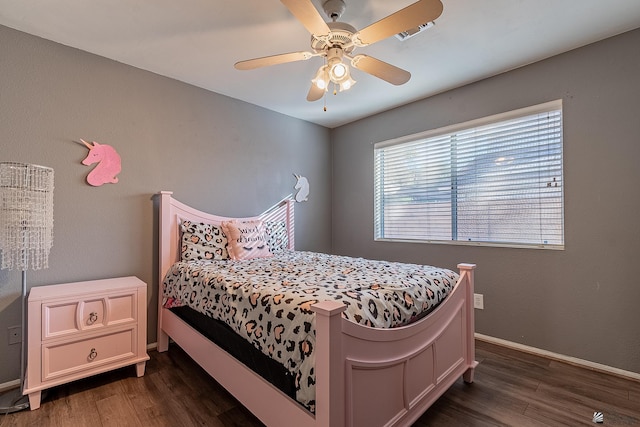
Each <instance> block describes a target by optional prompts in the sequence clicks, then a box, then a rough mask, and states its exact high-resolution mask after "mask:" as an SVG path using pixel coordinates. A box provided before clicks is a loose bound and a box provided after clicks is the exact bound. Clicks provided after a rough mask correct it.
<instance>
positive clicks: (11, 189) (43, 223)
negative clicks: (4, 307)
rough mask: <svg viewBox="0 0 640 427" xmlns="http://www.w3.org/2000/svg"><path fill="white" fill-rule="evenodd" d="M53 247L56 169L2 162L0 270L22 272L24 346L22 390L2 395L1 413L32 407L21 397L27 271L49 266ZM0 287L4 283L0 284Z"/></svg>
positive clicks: (23, 338) (21, 353) (23, 359)
mask: <svg viewBox="0 0 640 427" xmlns="http://www.w3.org/2000/svg"><path fill="white" fill-rule="evenodd" d="M52 244H53V169H51V168H48V167H44V166H37V165H30V164H24V163H14V162H1V163H0V255H1V257H2V259H1V261H2V263H1V264H0V267H1V268H2V269H5V268H6V269H9V270H21V271H22V294H21V301H20V302H21V307H20V309H21V315H22V330H21V331H22V343H21V344H22V346H21V349H20V362H21V364H20V388H19V389H13V390H10V391H8V392H6V393H4V394H2V395H0V414H7V413H10V412H16V411H21V410H23V409H26V408H28V407H29V400H28V399H27V397H26V396H23V395H22V390H23V389H24V376H25V357H26V355H25V341H26V336H27V334H26V330H25V311H26V310H25V304H26V296H27V270H28V269H29V268H31V269H32V270H40V269H42V268H47V267H48V266H49V252H50V250H51V246H52ZM0 285H1V283H0Z"/></svg>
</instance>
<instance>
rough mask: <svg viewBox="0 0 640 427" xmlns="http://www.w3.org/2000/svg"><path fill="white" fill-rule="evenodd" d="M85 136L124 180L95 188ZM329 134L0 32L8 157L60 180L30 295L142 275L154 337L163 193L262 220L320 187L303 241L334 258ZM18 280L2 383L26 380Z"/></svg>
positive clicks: (12, 286)
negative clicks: (300, 192) (49, 242)
mask: <svg viewBox="0 0 640 427" xmlns="http://www.w3.org/2000/svg"><path fill="white" fill-rule="evenodd" d="M80 138H83V139H85V140H95V141H98V142H100V143H104V144H110V145H112V146H114V147H115V148H116V149H117V150H118V152H119V153H120V155H121V156H122V163H123V170H122V173H121V174H120V175H119V178H120V182H119V183H118V184H108V185H104V186H102V187H91V186H89V185H88V184H87V183H86V182H85V177H86V175H87V173H88V172H89V171H90V170H91V168H90V167H87V166H83V165H82V164H80V162H81V161H82V160H83V159H84V157H85V156H86V154H87V149H86V148H85V147H84V146H82V145H79V144H77V143H76V142H74V141H78V140H79V139H80ZM330 148H331V147H330V142H329V131H328V130H327V129H325V128H323V127H321V126H317V125H313V124H310V123H307V122H304V121H300V120H296V119H292V118H290V117H287V116H284V115H280V114H277V113H274V112H271V111H268V110H264V109H261V108H258V107H256V106H253V105H250V104H247V103H244V102H240V101H237V100H233V99H231V98H227V97H224V96H222V95H218V94H214V93H211V92H208V91H205V90H202V89H198V88H195V87H193V86H190V85H187V84H184V83H180V82H178V81H175V80H171V79H168V78H164V77H160V76H158V75H155V74H152V73H148V72H145V71H142V70H139V69H136V68H133V67H129V66H126V65H123V64H121V63H117V62H115V61H111V60H107V59H105V58H102V57H99V56H95V55H91V54H88V53H85V52H82V51H79V50H76V49H72V48H69V47H65V46H62V45H59V44H56V43H52V42H49V41H46V40H43V39H40V38H37V37H33V36H30V35H27V34H24V33H21V32H18V31H14V30H11V29H9V28H6V27H1V26H0V161H17V162H27V163H35V164H41V165H45V166H50V167H52V168H54V170H55V193H54V221H55V224H54V244H53V250H52V252H51V256H50V259H49V265H50V268H49V269H47V270H39V271H35V272H29V273H28V274H27V279H28V284H29V287H31V286H38V285H44V284H53V283H62V282H69V281H80V280H90V279H98V278H105V277H116V276H125V275H136V276H138V277H140V278H141V279H142V280H144V281H145V282H147V283H148V285H149V288H148V289H149V296H148V299H149V304H148V308H149V314H148V318H149V328H148V339H147V340H148V342H150V343H151V342H154V341H155V339H156V332H155V328H156V298H157V290H156V288H157V280H158V279H157V272H156V269H157V262H156V260H155V258H156V250H157V232H156V226H157V207H156V206H155V203H154V202H153V201H152V196H153V194H154V193H156V192H158V191H160V190H172V191H174V196H175V197H176V198H177V199H178V200H180V201H183V202H185V203H187V204H192V205H194V206H196V207H198V208H201V209H203V210H207V211H210V212H215V213H219V214H221V215H228V216H245V215H255V214H259V213H261V212H262V211H263V210H264V209H266V208H268V207H270V206H272V205H273V204H275V203H276V202H278V201H279V200H281V199H282V198H283V197H285V196H287V195H288V194H290V193H291V192H293V191H294V190H293V186H294V184H295V178H294V177H293V175H292V173H294V172H295V173H299V174H302V175H304V176H306V177H307V178H308V179H309V182H310V183H311V195H310V198H309V202H306V203H302V204H297V205H296V221H297V224H296V225H297V226H296V244H297V247H298V248H300V249H308V250H316V251H322V252H328V251H330V248H331V242H330V239H331V234H330V227H331V223H330V219H331V218H330V216H331V211H330V202H331V199H330V197H331V195H330V190H331V187H330V179H331V176H330V174H329V173H328V172H327V171H329V170H331V164H330V161H331V157H330ZM19 296H20V272H17V271H7V270H0V383H4V382H7V381H12V380H15V379H16V378H18V377H19V366H20V362H19V352H20V346H19V345H8V336H7V327H9V326H13V325H19V324H20V304H19Z"/></svg>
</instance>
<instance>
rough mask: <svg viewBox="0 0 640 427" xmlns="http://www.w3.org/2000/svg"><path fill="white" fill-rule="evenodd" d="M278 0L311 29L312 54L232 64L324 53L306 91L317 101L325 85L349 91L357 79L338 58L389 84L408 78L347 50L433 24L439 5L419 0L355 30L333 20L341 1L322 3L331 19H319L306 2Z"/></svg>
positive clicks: (250, 65) (243, 66)
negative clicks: (321, 64) (321, 62)
mask: <svg viewBox="0 0 640 427" xmlns="http://www.w3.org/2000/svg"><path fill="white" fill-rule="evenodd" d="M280 1H281V2H282V3H283V4H284V5H285V6H286V7H287V8H288V9H289V11H290V12H291V13H292V14H293V16H295V17H296V18H297V19H298V20H299V21H300V22H301V23H302V25H304V27H305V28H306V29H307V31H309V32H310V33H311V50H312V51H313V52H291V53H283V54H280V55H273V56H265V57H262V58H255V59H249V60H246V61H239V62H236V64H235V68H236V69H238V70H252V69H255V68H260V67H266V66H270V65H276V64H284V63H287V62H295V61H306V60H308V59H310V58H313V57H315V56H321V57H324V58H325V63H324V65H323V66H321V67H320V68H319V69H318V72H317V73H316V75H315V77H314V78H313V79H312V80H311V88H310V89H309V93H308V94H307V100H308V101H317V100H318V99H320V98H322V97H323V95H324V93H325V92H326V91H327V90H328V89H329V85H330V83H334V85H335V86H338V87H339V88H340V91H344V90H348V89H349V88H351V86H353V85H354V84H355V83H356V82H355V80H353V78H352V77H351V72H350V70H349V66H348V65H347V64H345V63H344V62H343V59H348V60H349V61H350V62H351V66H353V67H354V68H357V69H358V70H361V71H364V72H365V73H368V74H371V75H373V76H375V77H378V78H379V79H382V80H384V81H386V82H389V83H391V84H394V85H402V84H404V83H406V82H408V81H409V79H410V78H411V74H410V73H409V72H408V71H405V70H403V69H401V68H398V67H396V66H394V65H391V64H388V63H386V62H384V61H381V60H379V59H376V58H373V57H371V56H367V55H364V54H359V55H355V56H352V55H351V53H352V52H353V51H354V49H355V48H357V47H363V46H368V45H370V44H373V43H376V42H378V41H380V40H383V39H386V38H387V37H390V36H392V35H395V34H398V33H401V32H404V31H408V30H411V29H414V28H416V27H419V26H421V25H424V24H426V23H429V22H432V21H434V20H435V19H436V18H438V17H439V16H440V14H441V13H442V9H443V6H442V2H441V1H440V0H420V1H417V2H415V3H413V4H411V5H409V6H407V7H405V8H404V9H401V10H399V11H397V12H395V13H392V14H391V15H389V16H387V17H385V18H382V19H381V20H379V21H378V22H375V23H373V24H371V25H369V26H368V27H365V28H363V29H362V30H360V31H358V30H356V29H355V28H354V27H353V26H351V25H349V24H347V23H344V22H339V21H338V19H339V18H340V16H342V14H343V13H344V11H345V9H346V5H345V3H344V0H326V1H324V2H323V9H324V11H325V13H326V14H327V16H328V17H329V18H331V20H332V22H325V21H324V19H323V18H322V16H321V15H320V13H319V12H318V10H317V9H316V8H315V7H314V5H313V3H312V2H311V0H280ZM335 86H334V87H335Z"/></svg>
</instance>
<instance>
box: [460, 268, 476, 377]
mask: <svg viewBox="0 0 640 427" xmlns="http://www.w3.org/2000/svg"><path fill="white" fill-rule="evenodd" d="M475 268H476V265H475V264H458V269H459V270H460V276H461V278H462V280H464V283H465V289H466V292H467V295H466V300H467V307H466V318H467V327H466V333H467V336H466V337H465V342H466V344H467V352H466V354H465V359H466V360H465V361H466V363H467V365H468V366H470V368H469V369H467V370H466V371H465V373H464V374H462V379H463V380H464V382H466V383H472V382H473V374H474V371H475V368H476V366H478V362H476V360H475V357H476V356H475V354H476V341H475V331H476V326H475V317H474V310H475V308H474V307H473V300H474V297H473V294H474V270H475Z"/></svg>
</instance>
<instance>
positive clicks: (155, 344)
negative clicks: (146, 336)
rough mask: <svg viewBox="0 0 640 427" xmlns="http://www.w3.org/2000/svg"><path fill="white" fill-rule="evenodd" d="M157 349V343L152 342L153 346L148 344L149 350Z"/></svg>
mask: <svg viewBox="0 0 640 427" xmlns="http://www.w3.org/2000/svg"><path fill="white" fill-rule="evenodd" d="M156 348H158V343H157V342H152V343H151V344H147V350H155V349H156Z"/></svg>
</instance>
